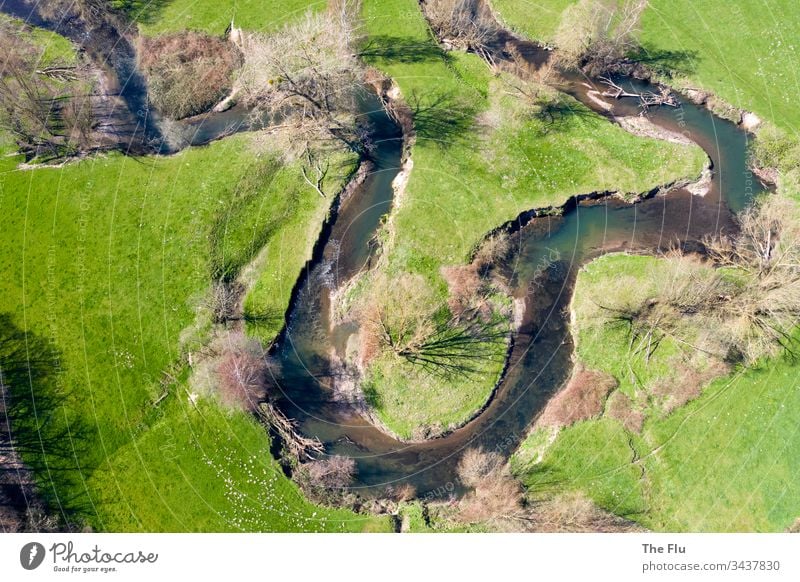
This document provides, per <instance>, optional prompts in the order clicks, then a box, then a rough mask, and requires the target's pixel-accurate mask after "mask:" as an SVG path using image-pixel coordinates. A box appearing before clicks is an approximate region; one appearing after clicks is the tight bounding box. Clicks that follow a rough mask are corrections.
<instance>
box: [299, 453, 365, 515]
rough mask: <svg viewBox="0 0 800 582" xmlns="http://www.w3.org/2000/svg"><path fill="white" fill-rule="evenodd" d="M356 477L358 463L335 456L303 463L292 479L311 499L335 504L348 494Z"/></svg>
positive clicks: (348, 458) (347, 458)
mask: <svg viewBox="0 0 800 582" xmlns="http://www.w3.org/2000/svg"><path fill="white" fill-rule="evenodd" d="M355 475H356V462H355V461H354V460H353V459H352V458H350V457H342V456H339V455H333V456H330V457H326V458H324V459H319V460H316V461H309V462H307V463H302V464H301V465H299V466H298V467H297V469H296V470H295V471H294V473H293V475H292V477H293V478H294V479H295V481H296V482H297V483H298V485H300V487H301V488H302V489H303V491H304V492H305V493H306V495H308V496H309V497H310V498H311V499H313V500H315V501H317V502H320V503H328V504H335V503H337V502H339V501H340V500H341V499H342V498H343V497H344V496H345V495H346V493H347V487H348V486H349V485H350V484H351V483H352V482H353V478H354V477H355Z"/></svg>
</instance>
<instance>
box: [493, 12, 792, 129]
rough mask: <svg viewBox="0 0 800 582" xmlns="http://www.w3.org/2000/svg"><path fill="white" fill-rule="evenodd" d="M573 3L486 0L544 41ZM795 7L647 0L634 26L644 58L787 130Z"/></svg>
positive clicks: (504, 16)
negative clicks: (638, 26) (637, 25)
mask: <svg viewBox="0 0 800 582" xmlns="http://www.w3.org/2000/svg"><path fill="white" fill-rule="evenodd" d="M574 3H575V1H574V0H540V1H537V2H528V1H524V2H518V1H516V0H493V2H492V6H494V8H495V10H496V11H497V12H498V14H499V16H500V18H501V20H502V21H503V22H505V23H506V24H507V25H509V26H510V27H511V28H512V29H514V30H516V31H518V32H519V33H521V34H524V35H526V36H528V37H530V38H533V39H539V40H544V41H549V40H551V39H552V38H553V35H554V33H555V31H556V29H557V28H558V25H559V22H560V21H561V14H562V13H563V11H564V10H565V9H566V8H567V7H568V6H570V5H571V4H574ZM796 14H797V3H796V2H793V1H792V0H763V1H762V0H758V1H747V2H720V1H719V0H716V1H715V0H650V6H649V7H648V8H647V10H646V11H645V13H644V17H643V19H642V27H641V28H642V30H641V39H640V40H641V43H642V46H643V47H644V49H645V50H644V56H643V58H644V60H645V62H647V63H648V64H650V65H652V66H653V67H654V68H655V69H656V70H658V71H661V72H663V73H668V74H670V75H671V76H673V77H674V78H673V80H672V81H671V82H672V83H674V84H677V85H679V86H687V87H693V88H699V89H705V90H707V91H711V92H713V93H714V94H716V95H718V96H719V97H720V98H722V99H723V100H724V101H725V102H727V103H730V104H731V105H733V106H734V107H737V108H739V109H745V110H747V111H754V112H755V113H757V114H758V115H759V116H760V117H761V118H762V119H769V120H771V121H772V122H773V123H775V124H776V125H778V126H779V127H781V128H783V129H785V130H789V131H791V132H793V133H794V132H797V130H798V128H799V127H800V114H799V113H798V111H797V107H796V106H795V104H794V99H793V95H794V93H795V91H796V89H797V87H798V83H800V69H798V67H797V62H798V50H800V48H798V47H797V46H796V43H795V42H794V39H795V38H797V37H798V35H800V19H798V18H797V17H796ZM793 15H794V17H793ZM776 87H780V90H778V91H776V90H775V88H776Z"/></svg>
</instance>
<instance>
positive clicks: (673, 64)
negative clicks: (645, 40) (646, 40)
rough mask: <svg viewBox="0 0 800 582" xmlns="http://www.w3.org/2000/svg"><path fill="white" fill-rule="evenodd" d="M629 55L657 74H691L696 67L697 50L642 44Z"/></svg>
mask: <svg viewBox="0 0 800 582" xmlns="http://www.w3.org/2000/svg"><path fill="white" fill-rule="evenodd" d="M630 57H631V58H632V59H633V60H634V61H636V62H639V63H642V64H644V65H646V66H647V67H648V68H650V69H651V70H653V71H655V72H656V73H657V74H659V75H665V76H669V77H671V76H673V75H691V74H693V73H694V72H695V71H696V69H697V60H698V57H699V53H698V51H694V50H667V49H659V48H656V47H653V46H647V45H645V46H642V47H639V49H638V50H637V51H635V52H634V53H632V54H631V55H630Z"/></svg>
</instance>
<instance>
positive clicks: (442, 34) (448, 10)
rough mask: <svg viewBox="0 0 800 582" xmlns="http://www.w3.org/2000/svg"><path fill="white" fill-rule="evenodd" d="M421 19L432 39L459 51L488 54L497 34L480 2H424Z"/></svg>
mask: <svg viewBox="0 0 800 582" xmlns="http://www.w3.org/2000/svg"><path fill="white" fill-rule="evenodd" d="M421 6H422V10H423V12H424V13H425V17H426V18H427V20H428V22H429V23H430V25H431V28H433V30H434V32H435V33H436V36H437V37H438V38H439V39H441V40H442V42H444V43H445V44H448V45H450V46H453V47H454V48H458V49H461V50H469V51H475V52H477V53H479V54H482V55H484V56H486V55H488V52H487V49H488V48H489V47H490V45H491V44H492V42H493V41H494V39H495V37H496V35H497V23H496V21H495V19H494V17H493V15H492V13H491V10H490V9H489V7H488V5H487V3H486V2H482V1H481V0H425V1H424V2H421Z"/></svg>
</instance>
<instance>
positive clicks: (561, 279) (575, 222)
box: [0, 0, 764, 496]
mask: <svg viewBox="0 0 800 582" xmlns="http://www.w3.org/2000/svg"><path fill="white" fill-rule="evenodd" d="M35 6H36V3H33V2H30V1H28V0H0V11H3V12H6V13H9V14H12V15H14V16H17V17H20V18H22V19H24V20H26V21H28V22H29V23H30V24H34V25H38V26H43V27H45V28H49V29H51V30H55V31H56V32H59V33H61V34H63V35H64V36H66V37H67V38H70V39H71V40H73V41H74V42H76V43H77V44H78V45H79V46H82V47H84V48H85V49H87V50H88V48H89V47H88V44H89V39H88V30H87V28H86V27H85V26H83V25H81V24H80V22H79V21H75V20H69V19H60V20H57V21H53V20H52V19H50V20H49V19H47V18H44V17H42V16H41V15H40V14H38V12H37V11H36V10H35ZM95 32H96V31H94V30H93V31H92V33H93V34H94V33H95ZM107 33H108V34H107V39H105V40H103V38H104V37H103V36H102V35H101V41H100V42H97V39H96V37H93V38H92V41H91V42H92V48H91V50H92V51H94V53H95V54H91V55H90V56H91V57H92V59H91V60H92V62H94V63H100V64H101V66H105V67H107V72H108V78H110V79H111V80H112V81H111V82H112V83H117V84H118V86H117V87H116V89H117V91H116V93H115V94H116V95H117V96H118V97H119V98H121V100H122V102H124V104H123V105H124V106H123V105H120V107H121V108H122V109H121V110H122V113H120V111H116V113H114V114H115V115H117V116H118V118H119V120H121V121H119V123H120V124H121V125H125V124H127V125H128V126H129V127H128V131H132V132H133V134H136V133H137V132H138V134H140V135H141V136H142V141H143V143H150V144H152V143H154V142H155V143H157V144H161V145H160V146H157V147H156V150H157V151H161V152H166V151H170V149H171V148H172V147H173V146H167V145H165V144H166V142H165V140H164V138H163V136H162V135H161V134H160V129H159V123H158V119H157V117H155V116H154V115H153V114H152V112H149V111H148V109H147V107H146V91H144V90H143V88H142V86H141V84H140V80H139V79H138V77H137V75H136V73H135V70H133V69H131V68H130V67H131V63H132V60H131V59H132V57H133V52H132V51H133V49H132V48H131V46H130V43H129V42H128V41H127V40H125V38H124V35H123V34H122V33H121V32H119V31H116V30H114V31H107ZM106 40H107V41H108V42H106ZM503 42H504V43H505V44H506V45H508V44H509V43H512V44H513V47H512V48H513V52H514V53H515V54H517V55H518V56H521V57H522V58H523V59H524V61H525V62H526V63H527V65H528V68H536V66H538V65H540V64H541V63H542V62H543V61H544V60H546V58H547V52H546V51H543V50H542V49H541V48H539V47H538V46H537V45H536V44H534V43H529V42H524V41H519V40H517V39H515V38H513V37H510V36H504V37H503ZM502 48H506V47H501V49H502ZM499 52H501V53H502V52H503V51H502V50H501V51H499ZM506 54H507V53H506ZM520 72H521V73H523V74H524V71H520ZM119 79H125V82H119V81H118V80H119ZM561 81H562V82H561V85H560V86H559V89H561V90H562V91H564V92H565V93H568V94H570V95H572V96H573V97H575V98H577V99H578V100H579V101H581V102H582V103H584V104H585V105H587V106H588V107H590V108H591V109H594V110H595V111H597V112H598V113H600V114H601V115H604V116H606V117H608V118H609V120H610V121H613V118H614V117H616V116H630V115H638V114H639V109H638V106H637V105H636V104H635V103H632V102H625V101H613V102H611V101H609V102H608V104H609V105H611V109H610V110H605V109H604V108H602V107H600V106H599V105H598V103H597V102H596V101H594V100H593V99H591V98H590V97H589V96H588V95H587V93H588V92H589V91H590V90H592V89H599V90H602V87H598V86H597V85H596V84H595V83H594V82H592V81H590V80H588V79H582V78H578V77H575V78H564V79H562V80H561ZM618 82H619V83H620V84H622V85H627V86H629V87H630V86H636V87H638V88H640V89H641V88H644V87H642V86H641V85H642V84H641V83H639V82H636V81H633V80H629V79H620V80H618ZM143 99H144V101H142V100H143ZM118 105H119V104H118ZM112 109H114V107H112ZM364 111H365V112H364V115H365V116H367V117H368V118H369V121H370V122H371V125H372V127H373V128H374V136H373V137H374V145H375V148H374V151H373V153H372V156H371V158H372V160H371V161H372V166H371V171H370V172H369V174H368V175H367V177H366V179H365V180H364V182H363V183H362V184H360V186H359V187H357V188H355V189H354V190H353V191H352V192H351V193H350V194H349V195H348V196H347V197H346V198H345V199H343V200H342V201H341V205H340V207H339V209H338V212H337V214H336V216H335V219H334V220H333V221H332V224H331V225H330V226H329V228H327V229H325V231H324V232H323V234H322V236H321V238H320V240H319V241H318V243H317V246H316V251H315V256H314V259H313V260H312V262H311V263H310V266H309V268H308V269H307V270H306V271H305V273H304V274H303V276H302V277H301V279H300V281H298V284H297V286H296V288H295V293H294V295H293V296H294V300H293V302H292V306H291V308H290V312H289V315H288V318H287V324H286V328H285V330H284V332H283V333H282V334H281V336H280V338H279V341H278V342H277V343H276V344H275V346H273V355H274V357H275V358H277V359H278V360H280V364H281V366H280V370H281V373H280V378H278V381H279V382H278V384H279V386H280V388H281V391H282V398H281V399H280V401H279V406H280V407H281V408H282V410H283V411H284V412H285V413H286V414H287V416H289V417H290V418H292V419H294V420H296V421H297V423H298V426H299V428H300V430H301V432H302V433H304V434H306V435H309V436H314V437H317V438H319V439H320V440H321V441H322V442H323V443H324V444H325V446H326V453H328V454H338V455H346V456H349V457H352V458H354V459H355V460H356V462H357V466H358V474H357V482H356V483H355V485H354V489H357V490H360V491H361V492H363V493H365V494H381V493H383V492H385V491H386V488H387V487H388V486H393V487H396V486H398V485H400V484H403V483H410V484H412V485H414V486H415V487H416V489H417V493H418V495H421V496H422V495H426V494H441V495H449V494H451V493H455V492H458V491H459V490H460V486H459V485H458V483H457V481H456V477H455V474H456V471H455V467H456V465H457V463H458V461H459V459H460V457H461V455H462V453H463V451H464V450H465V449H466V448H469V447H477V446H480V447H483V448H484V449H487V450H495V451H498V452H500V453H501V454H503V455H504V456H508V455H510V454H511V453H512V452H513V451H514V450H515V449H516V447H517V446H518V445H519V443H520V442H521V441H522V440H523V439H524V437H525V435H526V433H527V430H528V428H529V427H530V426H531V424H532V422H533V421H534V420H535V418H536V416H537V414H538V413H539V412H540V411H541V410H542V409H543V407H544V405H545V404H546V403H547V401H548V399H549V398H550V397H551V396H552V395H553V394H554V393H555V392H556V391H557V390H558V389H559V388H560V387H561V386H562V385H563V384H564V382H565V381H566V380H567V379H568V378H569V376H570V374H571V371H572V355H573V352H574V346H573V343H572V337H571V335H570V332H569V314H568V307H569V303H570V301H571V297H572V291H573V288H574V282H575V278H576V275H577V272H578V270H579V268H580V267H581V266H582V265H584V264H586V262H587V261H589V260H591V259H593V258H595V257H597V256H600V255H602V254H604V253H608V252H612V251H624V250H627V251H632V252H649V253H654V252H657V251H659V250H664V249H666V248H668V247H670V246H671V245H674V244H676V243H679V244H682V245H683V246H685V247H688V248H692V246H693V245H696V244H697V242H698V241H699V240H700V239H702V237H703V236H705V235H709V234H713V233H715V232H717V231H719V230H720V229H725V228H732V227H733V222H732V218H733V213H735V212H738V211H740V210H742V209H743V208H744V207H745V206H746V205H747V203H748V201H749V200H751V199H752V197H753V196H755V195H757V194H758V193H759V192H761V191H762V190H763V189H764V186H763V185H762V184H761V183H760V182H759V181H758V180H757V179H755V178H754V176H753V175H752V174H751V173H750V172H749V170H748V169H747V142H748V136H747V134H746V133H745V132H744V131H743V130H742V129H740V128H739V127H737V126H736V125H734V124H733V123H731V122H729V121H726V120H723V119H721V118H719V117H716V116H715V115H713V114H712V113H711V112H710V111H708V110H707V109H705V108H704V107H701V106H697V105H694V104H692V103H691V102H688V101H685V100H680V104H679V107H677V108H674V109H673V108H669V107H662V108H658V109H651V110H650V111H649V113H648V117H649V119H650V120H651V121H652V122H653V123H655V124H656V125H658V126H660V127H662V128H664V129H667V130H670V131H672V132H677V133H681V134H683V135H684V136H686V137H687V138H689V139H690V140H691V141H693V142H695V143H696V144H698V145H699V146H700V147H701V148H702V149H703V150H704V151H705V152H706V153H707V154H708V156H709V158H710V159H711V160H712V163H713V166H712V167H713V170H714V171H713V177H712V180H711V186H710V190H709V192H708V193H707V194H706V195H705V196H704V197H699V196H693V195H692V194H691V193H689V192H688V191H687V190H685V189H672V190H671V191H669V192H668V193H667V194H666V195H658V196H651V197H648V198H646V199H644V200H643V201H641V202H639V203H637V204H626V203H624V202H622V201H620V200H619V199H617V198H614V197H610V196H603V195H602V193H600V194H598V193H587V194H590V195H587V196H585V197H580V198H582V199H581V200H579V199H578V198H574V199H572V200H570V201H568V202H567V203H566V204H565V206H564V211H563V214H562V215H561V216H558V217H554V216H541V217H535V212H529V213H526V216H524V217H518V219H517V221H516V222H515V223H512V224H511V226H512V230H513V231H514V237H513V240H514V241H515V243H516V245H515V252H514V255H513V258H512V259H511V260H510V261H509V263H508V264H507V265H504V266H503V269H505V270H506V275H507V276H508V277H509V280H510V281H511V284H512V285H511V286H512V290H513V294H514V296H515V297H516V298H519V299H522V300H524V305H525V311H524V314H525V315H524V320H523V323H522V326H521V328H520V330H519V332H518V333H517V334H516V336H515V341H514V345H513V349H512V351H511V353H510V356H509V363H508V368H507V373H506V375H505V377H504V379H503V381H502V382H501V383H500V385H499V386H498V388H497V389H496V391H495V393H494V394H493V396H492V398H491V400H490V402H488V404H487V405H486V407H485V408H484V409H483V411H482V412H481V413H480V414H479V415H478V416H477V417H476V418H474V419H473V420H472V421H471V422H469V423H467V424H466V425H465V426H463V427H461V428H459V429H457V430H455V431H453V432H451V433H449V434H448V435H446V436H443V437H441V438H436V439H432V440H428V441H424V442H413V443H407V442H401V441H398V440H396V439H394V438H393V437H391V436H389V435H388V434H386V433H385V432H383V431H381V430H380V429H378V428H376V427H375V426H373V425H372V424H371V423H370V422H369V420H368V419H367V418H366V417H365V416H364V415H363V414H361V413H360V412H359V407H358V406H353V403H352V402H348V401H346V399H342V398H340V397H336V396H335V395H334V391H333V389H332V388H333V384H334V380H335V377H334V375H335V374H340V373H341V371H340V370H339V369H338V368H337V367H336V366H334V365H332V360H333V359H334V358H333V355H334V354H339V355H343V352H344V348H345V345H346V341H347V337H348V335H349V334H351V333H353V332H354V331H355V330H354V329H352V328H348V327H347V326H343V327H342V326H340V327H339V328H337V329H331V325H330V317H329V307H330V294H331V292H332V291H334V290H336V289H337V288H338V287H339V286H340V285H341V284H343V283H345V282H346V281H347V280H349V279H350V278H351V277H352V276H353V275H355V274H356V273H357V272H359V271H360V270H361V269H362V268H365V267H368V266H369V261H370V259H371V257H372V256H373V251H374V240H375V239H374V237H375V234H376V233H377V231H378V230H379V229H380V226H381V222H382V219H383V217H384V216H385V215H386V214H387V213H388V212H389V210H390V208H391V204H392V199H393V195H394V190H393V187H392V182H393V180H394V179H395V178H396V177H397V175H398V173H399V172H400V171H401V164H402V155H403V135H402V132H401V130H400V128H399V126H398V124H397V123H395V121H393V120H392V119H391V117H390V116H389V115H388V114H387V113H386V112H385V111H384V109H383V108H382V107H381V106H380V102H379V101H378V100H377V98H375V97H374V96H370V97H368V98H367V99H365V100H364ZM245 119H246V112H244V111H241V110H238V109H234V110H232V111H230V112H227V113H224V114H213V115H206V116H200V117H198V118H195V119H191V120H187V121H184V122H181V127H182V128H183V131H184V132H185V136H186V137H185V140H184V141H185V144H183V145H189V144H201V143H207V142H208V141H210V140H212V139H215V138H217V137H220V136H223V135H226V134H228V133H230V132H232V131H238V130H241V129H245V128H246V123H245V121H244V120H245ZM126 139H128V140H130V139H131V135H127V137H126ZM654 186H655V185H654ZM543 265H547V267H546V268H542V266H543Z"/></svg>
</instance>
